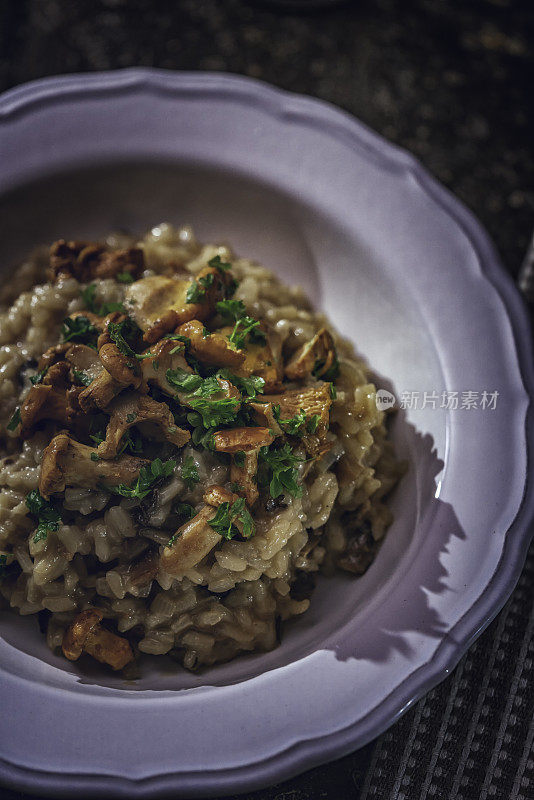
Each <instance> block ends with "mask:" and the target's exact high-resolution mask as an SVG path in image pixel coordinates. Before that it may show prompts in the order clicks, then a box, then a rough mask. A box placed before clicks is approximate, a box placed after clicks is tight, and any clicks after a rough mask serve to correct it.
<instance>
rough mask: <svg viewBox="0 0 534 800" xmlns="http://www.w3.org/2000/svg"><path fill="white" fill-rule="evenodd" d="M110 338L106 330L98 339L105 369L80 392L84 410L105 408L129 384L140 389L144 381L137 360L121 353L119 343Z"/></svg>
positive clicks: (100, 357) (100, 356)
mask: <svg viewBox="0 0 534 800" xmlns="http://www.w3.org/2000/svg"><path fill="white" fill-rule="evenodd" d="M108 338H109V336H108V334H107V333H106V331H104V333H102V334H101V335H100V337H99V340H98V341H99V345H100V349H99V351H98V356H99V359H100V363H101V365H102V366H103V367H104V369H103V370H101V372H100V374H99V375H97V377H96V378H95V379H94V380H93V381H92V382H91V383H90V384H89V386H87V387H86V388H85V389H84V390H83V391H82V392H81V393H80V397H79V403H80V406H81V407H82V408H83V410H84V411H90V410H92V409H93V408H99V409H101V410H103V409H105V408H107V406H108V405H109V403H110V402H111V401H112V400H113V398H114V397H115V396H116V395H117V394H119V393H120V392H121V391H122V390H123V389H126V388H127V387H128V386H132V387H133V388H134V389H139V387H140V386H141V384H142V382H143V376H142V373H141V370H140V367H139V364H138V363H137V361H136V360H134V359H132V358H130V357H129V356H126V355H124V353H121V351H120V350H119V348H118V347H117V345H116V344H114V343H113V342H110V341H108Z"/></svg>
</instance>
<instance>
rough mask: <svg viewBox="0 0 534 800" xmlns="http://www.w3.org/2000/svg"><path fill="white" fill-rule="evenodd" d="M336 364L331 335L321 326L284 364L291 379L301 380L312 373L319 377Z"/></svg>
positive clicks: (334, 347)
mask: <svg viewBox="0 0 534 800" xmlns="http://www.w3.org/2000/svg"><path fill="white" fill-rule="evenodd" d="M336 365H337V353H336V346H335V344H334V340H333V338H332V335H331V333H330V331H328V330H327V329H326V328H321V330H320V331H317V333H316V334H315V336H314V337H313V339H310V341H309V342H306V344H303V345H302V347H299V349H298V350H297V351H296V353H294V354H293V356H292V358H291V360H290V361H289V362H288V363H287V364H286V368H285V374H286V376H287V377H288V378H289V379H290V380H292V381H294V380H301V379H303V378H306V377H307V376H308V375H311V374H312V373H313V374H314V375H316V376H317V377H318V378H321V377H322V376H323V375H327V373H328V371H329V370H331V369H332V368H335V367H336ZM325 380H326V378H325Z"/></svg>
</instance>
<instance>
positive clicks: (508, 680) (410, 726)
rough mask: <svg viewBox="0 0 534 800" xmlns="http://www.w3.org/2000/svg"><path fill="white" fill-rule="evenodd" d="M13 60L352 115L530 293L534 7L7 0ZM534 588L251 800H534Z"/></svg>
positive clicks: (11, 80) (525, 579) (527, 586)
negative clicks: (340, 753)
mask: <svg viewBox="0 0 534 800" xmlns="http://www.w3.org/2000/svg"><path fill="white" fill-rule="evenodd" d="M306 6H307V8H306ZM312 6H313V8H311V7H312ZM317 6H318V7H317ZM0 43H1V49H0V90H3V89H7V88H9V87H11V86H14V85H16V84H18V83H21V82H23V81H27V80H31V79H33V78H39V77H42V76H45V75H53V74H58V73H65V72H78V71H89V70H103V69H115V68H119V67H128V66H140V65H145V66H156V67H165V68H167V69H187V70H195V69H203V70H224V71H229V72H234V73H241V74H244V75H250V76H252V77H256V78H261V79H263V80H266V81H269V82H271V83H273V84H275V85H277V86H280V87H282V88H285V89H289V90H293V91H297V92H305V93H308V94H311V95H315V96H317V97H321V98H324V99H326V100H329V101H331V102H333V103H336V104H337V105H339V106H341V107H342V108H345V109H347V110H348V111H350V112H352V113H353V114H355V115H356V116H357V117H359V118H360V119H361V120H363V121H364V122H366V123H367V124H368V125H370V126H371V127H372V128H374V129H375V130H377V131H379V132H380V133H382V134H383V135H384V136H386V137H387V138H388V139H390V140H392V141H393V142H395V143H397V144H400V145H402V146H403V147H406V148H408V149H409V150H411V151H412V152H413V153H414V154H415V155H417V156H418V157H419V158H420V159H421V161H423V163H424V164H425V165H426V166H427V168H428V169H429V170H430V171H431V172H433V173H434V175H435V176H436V177H437V178H438V179H439V180H441V181H442V182H443V183H444V184H445V185H446V186H448V187H449V188H450V189H451V190H452V191H453V192H454V193H455V194H457V195H458V196H459V197H460V198H461V199H462V200H463V201H464V202H465V203H466V204H467V205H468V206H469V207H470V208H471V209H472V210H473V211H474V212H475V213H476V214H477V216H478V217H479V218H480V219H481V220H482V222H483V224H484V225H485V226H486V227H487V229H488V230H489V232H490V234H491V236H492V237H493V239H494V241H495V243H496V245H497V247H498V249H499V251H500V253H501V256H502V258H503V261H504V264H505V266H506V268H507V269H508V270H509V271H510V273H511V274H512V275H513V276H514V277H517V272H518V270H519V267H520V264H521V261H522V258H523V255H524V253H525V251H526V248H527V244H528V241H529V238H530V235H531V233H532V228H533V207H534V149H533V146H532V142H533V141H534V125H533V117H534V102H533V86H534V80H533V79H534V68H533V67H534V56H533V54H534V5H533V3H532V2H531V0H524V2H520V1H517V0H516V2H513V0H463V2H461V3H460V2H453V1H452V0H449V1H448V2H447V1H446V0H354V2H333V0H330V2H328V0H322V2H321V1H320V0H310V2H308V3H305V0H300V1H299V0H293V2H287V3H284V2H283V0H270V1H269V0H261V1H260V0H256V1H255V2H252V0H250V1H249V2H245V0H174V2H161V1H160V0H69V1H68V2H62V0H3V2H0ZM533 586H534V551H533V550H532V549H531V553H530V556H529V561H528V562H527V565H526V567H525V570H524V572H523V575H522V578H521V581H520V584H519V586H518V587H517V589H516V591H515V593H514V595H513V596H512V598H511V600H510V601H509V603H508V604H507V606H506V608H505V609H504V611H503V612H501V614H500V615H499V616H498V617H497V619H496V620H495V621H494V622H493V623H492V625H491V626H490V628H489V629H488V630H487V631H486V632H485V634H484V635H483V636H482V637H481V638H480V639H479V640H478V642H477V643H476V644H475V646H474V647H473V648H472V649H471V650H470V652H469V653H468V654H467V655H466V656H465V657H464V658H463V659H462V661H461V663H460V665H459V667H458V668H457V669H456V671H455V672H454V674H453V675H452V676H451V677H450V678H449V679H448V680H447V681H446V682H445V683H443V684H441V685H440V686H439V687H437V688H436V689H435V690H433V691H432V692H431V693H430V694H429V695H428V696H427V697H426V698H425V699H423V700H422V701H420V702H419V703H418V704H417V705H416V706H415V707H414V708H413V709H412V710H411V711H410V712H408V714H406V715H405V716H404V717H403V718H402V719H401V720H400V721H399V722H398V723H397V724H396V725H394V726H393V727H392V728H391V729H390V731H388V732H387V733H385V734H384V735H383V736H382V737H380V738H379V739H378V740H377V741H376V742H373V743H371V744H369V745H368V746H367V747H365V748H363V749H362V750H360V751H358V752H356V753H354V754H352V755H350V756H347V757H346V758H343V759H341V760H339V761H337V762H334V763H332V764H329V765H327V766H323V767H319V768H317V769H314V770H311V771H310V772H307V773H306V774H304V775H302V776H300V777H298V778H295V779H294V780H291V781H288V782H286V783H284V784H281V785H279V786H274V787H272V788H270V789H266V790H264V791H261V792H255V793H252V794H249V795H245V797H247V798H249V800H307V799H308V798H336V800H337V799H338V798H339V800H344V798H354V800H358V798H359V800H371V798H376V800H412V799H413V800H416V799H417V800H425V798H427V797H428V798H447V800H462V798H463V800H475V798H477V799H478V798H479V797H482V798H484V797H487V798H495V799H496V800H508V798H510V799H511V800H521V798H523V799H524V800H532V798H534V750H533V739H534V726H533V712H534V697H533V695H534V692H533V687H534V639H533V637H532V632H533V628H534V608H533ZM22 796H23V795H20V794H18V793H16V792H13V793H11V792H5V794H3V795H2V797H5V798H6V800H9V799H10V800H12V799H13V798H15V797H22Z"/></svg>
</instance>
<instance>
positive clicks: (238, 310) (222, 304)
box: [217, 300, 247, 323]
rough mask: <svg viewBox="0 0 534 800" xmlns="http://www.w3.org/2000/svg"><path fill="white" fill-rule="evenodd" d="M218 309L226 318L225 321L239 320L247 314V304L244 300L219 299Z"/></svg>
mask: <svg viewBox="0 0 534 800" xmlns="http://www.w3.org/2000/svg"><path fill="white" fill-rule="evenodd" d="M217 311H218V312H219V314H220V315H221V317H222V318H223V319H224V321H225V322H228V323H230V322H237V320H239V319H242V317H245V316H246V314H247V311H246V308H245V305H244V303H243V301H242V300H219V302H218V303H217Z"/></svg>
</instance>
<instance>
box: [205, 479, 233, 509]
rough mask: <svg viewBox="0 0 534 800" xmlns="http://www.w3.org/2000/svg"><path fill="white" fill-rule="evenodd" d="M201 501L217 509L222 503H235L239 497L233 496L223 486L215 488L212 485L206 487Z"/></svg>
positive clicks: (215, 486)
mask: <svg viewBox="0 0 534 800" xmlns="http://www.w3.org/2000/svg"><path fill="white" fill-rule="evenodd" d="M202 499H203V500H204V502H205V503H207V504H208V505H209V506H214V508H219V506H220V505H222V504H223V503H235V501H236V500H238V499H239V495H238V494H234V492H231V491H230V490H229V489H225V488H224V486H217V485H216V484H214V485H212V486H208V488H207V489H206V491H205V492H204V494H203V496H202Z"/></svg>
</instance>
